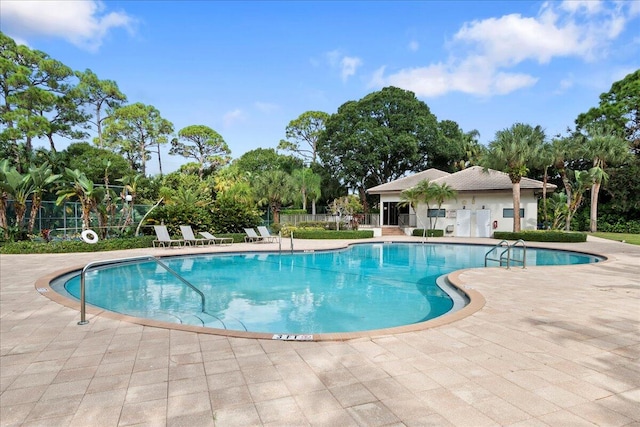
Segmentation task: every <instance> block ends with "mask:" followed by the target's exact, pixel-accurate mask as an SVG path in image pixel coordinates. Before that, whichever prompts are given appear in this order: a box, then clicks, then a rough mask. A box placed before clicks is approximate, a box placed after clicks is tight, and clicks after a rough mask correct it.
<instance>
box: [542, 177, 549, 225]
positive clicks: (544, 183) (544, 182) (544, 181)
mask: <svg viewBox="0 0 640 427" xmlns="http://www.w3.org/2000/svg"><path fill="white" fill-rule="evenodd" d="M547 169H548V167H547V166H545V167H544V177H543V179H542V209H543V210H544V227H545V229H546V227H547V220H548V218H547V177H548V174H547Z"/></svg>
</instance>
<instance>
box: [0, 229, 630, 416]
mask: <svg viewBox="0 0 640 427" xmlns="http://www.w3.org/2000/svg"><path fill="white" fill-rule="evenodd" d="M376 240H385V239H382V238H381V239H376ZM387 240H393V241H420V239H418V238H412V237H406V238H402V237H401V238H398V237H397V236H393V238H392V239H391V238H387ZM429 240H430V241H433V242H457V243H483V244H487V243H495V241H493V240H489V239H456V238H438V239H429ZM344 244H345V242H342V241H303V240H296V241H295V242H294V247H295V249H296V250H305V249H314V250H318V249H328V248H332V247H341V246H344ZM288 245H289V241H288V240H287V241H284V242H283V249H285V247H286V249H288V248H289V246H288ZM531 246H534V244H532V245H531ZM539 246H544V247H550V248H561V249H571V250H577V251H581V252H590V253H597V254H602V255H605V256H607V257H608V260H607V261H605V262H602V263H597V264H590V265H577V266H557V267H528V268H526V269H524V270H523V269H520V268H512V269H510V270H506V269H500V268H488V269H470V270H464V271H462V272H461V273H459V274H456V277H457V280H458V281H459V284H460V285H461V286H462V287H463V288H466V289H468V290H469V291H470V292H478V293H479V294H480V295H482V296H483V297H484V306H483V307H482V308H480V309H479V310H478V311H476V312H474V313H473V314H471V315H469V316H467V317H465V318H462V319H460V320H457V321H455V322H451V323H448V324H443V325H439V326H436V327H431V328H428V329H424V330H419V331H411V332H400V333H390V334H382V335H379V336H363V337H359V338H355V339H350V340H345V341H322V342H291V341H274V340H270V339H253V338H251V339H250V338H234V337H226V336H219V335H211V334H204V333H196V332H191V331H183V330H170V329H165V328H160V327H155V326H144V325H140V324H134V323H130V322H128V321H125V320H119V319H116V318H112V317H105V316H95V315H94V314H91V313H90V314H89V315H88V320H89V321H90V323H89V324H87V325H84V326H79V325H77V322H78V320H79V319H80V315H79V312H78V310H77V309H76V308H73V307H67V306H64V305H61V304H59V303H57V302H55V301H52V300H51V299H49V298H47V297H46V296H45V295H44V294H43V293H42V289H40V290H38V289H36V282H37V281H38V279H41V278H42V277H45V276H47V275H50V274H51V273H52V272H54V271H59V270H61V269H68V268H71V267H77V266H83V265H85V264H86V263H88V262H91V261H95V260H102V259H113V258H121V257H128V256H137V255H147V254H150V255H158V256H161V255H172V254H175V255H179V254H187V253H203V252H212V251H243V250H251V251H257V250H271V251H272V250H274V249H277V248H278V245H277V244H274V243H267V244H255V243H254V244H234V245H232V246H230V247H229V246H227V247H224V246H223V247H216V248H212V247H206V248H204V249H203V248H200V247H198V248H185V249H174V248H172V249H162V248H161V249H151V248H148V249H136V250H127V251H117V252H106V253H80V254H50V255H36V254H34V255H0V392H1V394H0V425H1V426H35V425H45V426H129V425H135V426H142V425H148V426H163V425H167V426H189V427H195V426H218V427H227V426H260V425H267V426H316V425H317V426H331V427H337V426H340V427H342V426H387V425H389V426H429V425H433V426H474V427H476V426H491V425H503V426H504V425H509V426H559V425H563V426H564V425H571V426H582V425H584V426H593V425H598V426H627V425H635V426H638V425H640V246H632V245H628V244H625V243H618V242H612V241H606V240H602V239H597V238H591V237H589V241H588V242H586V243H579V244H543V245H542V244H541V245H539ZM265 286H268V284H265Z"/></svg>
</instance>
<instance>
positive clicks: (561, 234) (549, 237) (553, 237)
mask: <svg viewBox="0 0 640 427" xmlns="http://www.w3.org/2000/svg"><path fill="white" fill-rule="evenodd" d="M493 237H494V238H496V239H504V240H519V239H522V240H524V241H525V242H586V241H587V235H586V234H585V233H579V232H575V231H568V232H567V231H559V230H535V231H533V230H531V231H521V232H519V233H514V232H511V231H496V232H494V233H493Z"/></svg>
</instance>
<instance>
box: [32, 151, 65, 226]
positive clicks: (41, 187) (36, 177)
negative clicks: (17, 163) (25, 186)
mask: <svg viewBox="0 0 640 427" xmlns="http://www.w3.org/2000/svg"><path fill="white" fill-rule="evenodd" d="M27 176H28V179H29V180H30V182H31V187H32V188H31V214H30V215H29V226H28V229H27V230H28V231H29V233H33V228H34V226H35V223H36V216H37V214H38V211H39V210H40V207H41V206H42V196H43V195H44V193H45V192H47V191H48V190H49V189H50V188H51V185H52V184H54V183H55V182H56V181H57V180H58V179H60V176H61V175H57V174H54V173H53V171H52V169H51V166H49V164H48V163H43V164H42V165H40V166H39V167H30V168H29V172H28V175H27Z"/></svg>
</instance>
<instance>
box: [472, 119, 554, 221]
mask: <svg viewBox="0 0 640 427" xmlns="http://www.w3.org/2000/svg"><path fill="white" fill-rule="evenodd" d="M544 140H545V135H544V131H543V130H542V128H541V127H540V126H536V127H532V126H531V125H528V124H523V123H516V124H514V125H513V126H511V127H510V128H508V129H503V130H500V131H498V132H496V136H495V139H494V140H493V141H492V142H491V143H489V147H488V152H487V153H486V156H485V157H484V160H483V162H482V163H483V166H484V167H485V168H491V169H496V170H500V171H503V172H506V173H507V174H508V175H509V178H510V179H511V183H512V185H513V191H512V193H513V231H514V232H516V233H517V232H519V231H520V181H521V179H522V177H524V176H527V173H528V172H529V168H528V166H529V164H530V161H531V159H532V158H535V157H536V156H537V153H538V151H539V150H540V148H541V147H542V144H543V142H544Z"/></svg>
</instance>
